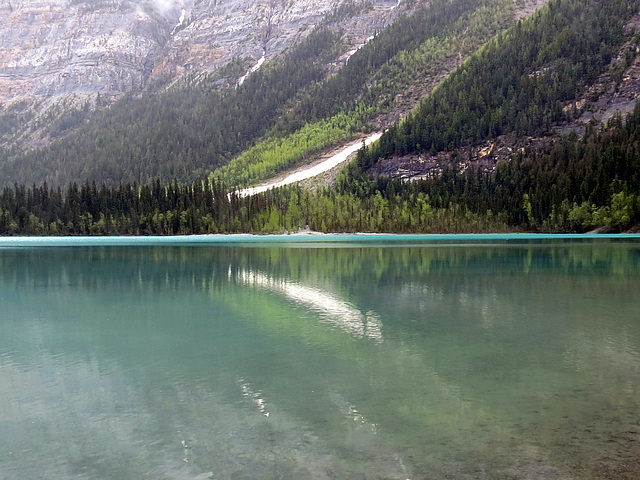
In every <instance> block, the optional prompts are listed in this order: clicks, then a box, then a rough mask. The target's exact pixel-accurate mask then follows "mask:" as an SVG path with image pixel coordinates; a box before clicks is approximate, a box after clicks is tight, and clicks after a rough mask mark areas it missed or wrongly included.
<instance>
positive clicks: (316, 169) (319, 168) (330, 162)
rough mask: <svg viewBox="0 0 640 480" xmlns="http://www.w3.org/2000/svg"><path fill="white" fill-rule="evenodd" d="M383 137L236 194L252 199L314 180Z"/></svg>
mask: <svg viewBox="0 0 640 480" xmlns="http://www.w3.org/2000/svg"><path fill="white" fill-rule="evenodd" d="M381 136H382V133H375V134H373V135H370V136H369V137H367V138H365V139H364V141H362V142H357V143H353V144H351V145H349V146H348V147H345V148H344V149H342V150H341V151H340V152H339V153H336V154H335V155H333V156H332V157H330V158H328V159H326V160H325V161H324V162H321V163H319V164H318V165H314V166H313V167H309V168H306V169H304V170H302V171H300V172H296V173H292V174H291V175H289V176H288V177H286V178H285V179H284V180H281V181H279V182H271V183H267V184H265V185H260V186H258V187H250V188H243V189H241V190H236V191H235V192H234V193H236V194H237V195H238V196H239V197H250V196H251V195H256V194H258V193H262V192H266V191H267V190H270V189H272V188H276V187H282V186H284V185H289V184H291V183H296V182H299V181H301V180H306V179H307V178H313V177H315V176H318V175H320V174H321V173H324V172H327V171H329V170H331V169H332V168H333V167H335V166H337V165H340V164H341V163H343V162H345V161H346V160H347V159H348V158H349V157H350V156H351V155H352V154H354V153H356V152H357V151H358V150H360V148H361V147H362V145H363V144H364V145H369V144H371V143H373V142H375V141H376V140H378V139H379V138H380V137H381Z"/></svg>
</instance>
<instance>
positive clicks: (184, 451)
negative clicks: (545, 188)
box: [0, 236, 640, 480]
mask: <svg viewBox="0 0 640 480" xmlns="http://www.w3.org/2000/svg"><path fill="white" fill-rule="evenodd" d="M207 238H208V241H206V239H207ZM300 238H301V239H302V240H299V239H300ZM163 242H164V243H163ZM69 244H73V245H74V246H73V248H68V247H65V245H69ZM52 245H53V246H52ZM639 293H640V238H638V237H637V236H636V237H634V236H626V237H601V236H597V237H576V236H568V237H562V238H561V237H557V236H497V237H496V236H453V237H443V236H437V237H419V236H401V237H387V236H366V237H363V236H345V237H336V236H329V237H312V236H309V237H280V238H279V239H278V238H277V237H276V238H273V237H234V238H228V237H224V238H222V237H213V238H211V237H187V238H184V239H176V238H162V239H139V238H138V239H132V238H130V237H129V238H115V239H114V238H106V239H97V240H87V239H6V240H5V239H3V240H2V241H0V305H1V308H2V310H1V313H0V478H2V479H5V478H6V479H33V478H46V479H113V478H118V479H129V478H131V479H206V478H216V479H232V478H240V479H243V478H248V479H280V478H285V479H302V478H304V479H330V478H331V479H403V480H404V479H414V480H416V479H445V478H455V479H458V478H460V479H476V478H480V479H516V478H530V479H533V478H536V479H538V478H539V479H549V478H551V479H569V478H573V479H577V478H580V479H582V478H586V479H589V478H638V476H639V473H640V467H639V466H638V465H637V458H638V455H640V416H639V415H638V413H639V412H640V295H639Z"/></svg>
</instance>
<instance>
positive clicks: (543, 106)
mask: <svg viewBox="0 0 640 480" xmlns="http://www.w3.org/2000/svg"><path fill="white" fill-rule="evenodd" d="M543 3H545V2H526V1H521V0H515V1H512V0H432V1H431V2H428V3H425V4H421V5H419V2H413V3H411V5H410V6H411V8H412V9H411V10H410V11H409V13H410V14H407V15H400V16H398V17H397V18H396V19H395V20H394V21H393V22H391V23H390V24H389V25H388V26H386V27H385V28H384V29H382V30H380V31H377V32H374V33H375V34H374V35H372V36H370V37H367V38H366V39H365V40H366V41H364V43H362V44H358V45H357V48H352V49H351V50H349V51H346V52H345V45H347V43H346V41H345V38H348V33H346V31H345V29H344V26H345V25H347V24H349V22H351V21H353V19H355V18H363V17H362V15H365V14H366V13H367V12H371V11H375V9H373V10H372V5H371V3H368V2H363V3H349V4H346V3H345V4H342V5H340V6H339V7H338V8H336V9H335V10H332V11H331V13H329V14H327V15H325V16H324V17H323V19H322V20H320V21H319V22H318V23H317V24H316V25H315V26H314V27H313V29H312V30H311V31H310V32H309V33H308V34H307V35H306V37H305V38H304V40H301V41H298V42H296V43H295V44H293V45H291V46H290V47H289V48H287V49H285V50H283V52H282V53H281V54H280V55H278V56H277V57H275V58H272V59H270V60H269V61H264V62H263V61H262V57H260V58H258V59H257V61H256V59H255V58H254V59H253V61H256V63H254V64H253V65H254V66H253V67H252V61H250V62H244V61H243V59H242V58H239V57H236V58H234V59H232V60H231V61H230V62H228V63H226V64H225V65H223V66H222V67H220V68H218V69H215V70H213V71H210V72H201V73H190V74H188V75H186V76H178V77H169V78H168V80H166V81H159V80H158V82H151V83H153V85H152V84H151V83H150V84H149V85H148V86H146V87H145V88H144V89H143V90H141V91H138V92H136V93H135V94H127V95H125V96H124V97H123V98H122V99H121V100H118V101H117V102H116V103H114V104H113V105H111V106H110V107H108V108H105V109H102V110H99V111H97V110H96V111H95V112H93V113H92V111H91V108H90V107H84V109H83V110H78V111H76V112H71V114H70V115H67V116H66V117H65V116H64V115H63V116H62V117H58V118H55V116H54V117H52V118H53V121H51V122H50V123H49V124H48V125H45V127H44V128H45V129H47V131H48V132H49V135H50V136H51V137H52V138H57V139H55V140H54V141H53V142H51V144H50V145H49V146H47V147H44V148H37V149H31V150H28V149H25V148H24V146H20V145H19V142H14V143H13V144H12V145H10V146H8V147H6V148H5V149H4V151H3V152H2V155H1V157H0V163H1V164H2V172H3V180H4V182H5V184H6V183H10V182H14V181H16V182H17V183H16V185H14V186H13V187H6V188H5V189H4V190H3V192H2V195H1V196H0V232H4V233H8V234H14V233H53V234H77V233H81V234H96V233H123V234H149V233H155V234H167V233H169V234H171V233H173V234H177V233H180V234H181V233H207V232H246V231H253V232H274V231H283V230H289V231H290V230H296V229H298V228H303V227H305V226H307V225H308V226H309V227H311V228H312V229H318V230H322V231H363V230H364V231H394V232H426V231H428V232H462V231H513V230H516V231H520V230H529V231H531V230H533V231H585V230H587V229H591V228H594V227H597V228H606V229H611V230H614V231H623V230H628V229H630V228H631V229H633V228H636V227H634V225H638V223H640V193H639V192H640V162H638V158H640V155H638V147H637V145H638V143H637V138H639V135H640V134H639V133H638V132H639V131H640V129H639V127H638V125H640V122H638V118H639V116H640V110H639V109H638V108H635V109H634V107H635V104H636V98H637V96H638V94H640V89H639V88H638V87H639V86H640V85H639V82H638V78H637V76H636V75H635V74H636V72H637V71H638V68H640V67H639V65H640V64H639V62H640V60H639V58H640V56H638V55H637V54H638V52H640V30H639V29H638V25H640V14H639V11H640V2H639V1H638V0H632V1H628V0H550V1H549V2H548V3H547V4H546V5H545V6H544V7H542V8H539V9H538V8H537V7H540V6H541V5H542V4H543ZM406 5H407V6H409V4H406ZM392 7H393V5H392V6H390V7H386V8H387V13H389V12H395V11H397V9H398V7H396V8H393V9H392ZM185 11H186V10H185ZM184 18H186V13H185V16H184ZM247 72H249V74H247ZM232 79H233V81H231V80H232ZM626 112H631V115H630V116H629V117H628V118H626V119H624V118H623V117H622V116H621V114H623V113H626ZM19 113H20V112H18V113H16V112H15V110H14V111H13V112H11V111H9V110H8V112H7V115H10V114H13V115H14V116H17V117H19ZM6 118H7V117H6V116H5V121H4V125H11V124H12V122H10V121H7V120H6ZM600 121H603V122H605V123H603V124H600V123H599V122H600ZM27 123H28V121H27ZM0 125H2V123H0ZM373 130H377V131H378V132H384V134H382V136H381V138H380V140H379V141H378V142H376V143H374V144H372V145H371V146H370V147H368V148H363V149H361V150H360V151H359V152H358V155H357V159H356V161H355V162H352V163H350V164H349V165H348V166H347V168H345V169H344V170H343V171H342V172H341V173H340V174H339V175H338V177H337V181H336V182H335V183H334V184H333V185H330V188H325V189H322V188H321V189H320V190H318V191H315V192H312V191H309V190H304V189H302V188H300V187H299V186H294V187H289V188H285V189H281V190H277V191H269V192H266V193H264V194H261V195H258V196H256V197H249V198H238V197H237V196H235V195H228V193H227V192H229V191H230V190H232V189H233V187H235V186H241V185H248V184H252V183H255V182H258V181H261V180H264V179H266V178H269V177H270V176H273V175H275V174H277V173H278V172H281V171H284V170H286V169H289V168H292V167H295V166H300V165H304V164H306V163H308V162H309V161H311V160H313V158H315V157H316V156H317V155H318V154H321V153H322V152H324V151H327V150H328V149H331V148H334V147H336V146H339V145H340V144H342V143H344V142H347V141H349V142H352V141H353V139H354V138H359V137H360V138H361V137H362V136H363V135H364V134H366V133H368V132H371V131H373ZM567 133H568V136H567V135H565V134H567ZM10 137H11V134H10V133H9V136H8V137H7V136H5V138H10ZM13 138H15V137H13ZM9 144H11V140H9V141H8V143H7V145H9ZM405 173H406V174H408V175H405ZM85 179H86V181H85ZM43 181H46V183H44V184H42V183H41V182H43ZM83 181H84V183H82V184H81V185H78V182H83ZM32 182H33V183H36V184H37V185H34V186H33V187H30V188H27V187H25V186H23V185H21V184H24V183H32ZM68 184H70V185H69V186H68V187H65V189H64V190H63V189H62V188H60V187H61V186H64V185H68ZM51 186H53V187H54V189H53V190H52V189H50V187H51Z"/></svg>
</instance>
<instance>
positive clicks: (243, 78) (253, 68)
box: [238, 52, 267, 86]
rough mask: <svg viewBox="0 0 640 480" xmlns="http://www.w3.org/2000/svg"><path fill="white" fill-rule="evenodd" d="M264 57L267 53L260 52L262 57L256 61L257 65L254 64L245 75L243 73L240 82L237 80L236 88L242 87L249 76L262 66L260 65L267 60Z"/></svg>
mask: <svg viewBox="0 0 640 480" xmlns="http://www.w3.org/2000/svg"><path fill="white" fill-rule="evenodd" d="M266 55H267V52H262V57H260V60H258V63H256V64H255V65H254V66H253V67H251V68H250V69H249V71H248V72H247V73H245V74H244V75H243V76H242V77H240V80H238V86H240V85H242V84H243V83H244V81H245V80H246V79H247V77H248V76H249V75H251V74H252V73H253V72H255V71H256V70H258V69H259V68H260V67H261V66H262V64H263V63H264V61H265V60H266V58H267V57H266Z"/></svg>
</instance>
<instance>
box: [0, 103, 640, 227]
mask: <svg viewBox="0 0 640 480" xmlns="http://www.w3.org/2000/svg"><path fill="white" fill-rule="evenodd" d="M365 156H366V151H364V150H362V151H361V153H360V154H359V159H362V158H363V157H365ZM354 171H356V172H357V171H358V166H357V163H354V164H353V165H352V166H351V168H349V169H348V170H347V171H346V172H345V173H344V174H343V175H342V177H341V179H340V180H339V188H338V191H333V190H330V189H325V190H323V191H320V192H317V193H312V192H310V191H309V190H303V189H301V188H300V187H298V186H293V187H288V188H281V189H276V190H271V191H268V192H266V193H263V194H260V195H255V196H252V197H246V198H238V197H237V196H236V195H229V194H228V193H227V191H228V189H227V188H226V187H225V186H224V185H221V184H217V183H215V182H210V181H209V180H203V181H196V182H193V183H191V184H179V183H178V182H177V181H176V182H174V183H172V184H168V185H164V184H162V183H161V182H160V181H159V180H157V181H155V182H153V183H151V184H149V185H142V186H140V185H137V184H126V185H121V186H119V187H106V186H102V187H100V188H98V187H97V186H96V185H95V183H88V182H87V183H85V184H83V185H81V186H78V185H77V184H72V185H71V186H69V187H68V188H67V189H65V190H62V189H60V188H57V189H54V190H51V189H49V188H48V187H47V185H46V184H44V185H42V186H35V185H34V186H32V187H29V188H26V187H24V186H19V185H15V186H14V187H6V188H5V189H4V190H3V191H2V192H1V193H0V234H2V235H18V234H20V235H113V234H121V235H166V234H191V233H196V234H204V233H241V232H253V233H282V232H295V231H298V230H300V229H304V228H307V227H308V228H311V229H313V230H318V231H324V232H356V231H370V232H384V231H386V232H389V231H391V232H406V233H419V232H430V233H442V232H507V231H545V232H560V231H563V232H564V231H570V232H584V231H588V230H590V229H592V228H594V227H605V228H606V229H607V230H608V231H626V230H628V229H632V228H633V227H634V226H636V228H638V225H640V107H637V108H636V110H635V111H634V113H633V114H631V115H629V117H628V118H627V119H626V120H624V121H623V119H622V118H620V117H616V118H614V119H613V120H612V121H611V122H610V123H609V125H608V126H607V127H606V128H604V129H603V130H602V131H594V130H592V131H589V132H587V134H586V135H585V136H584V137H583V138H578V137H577V136H576V135H575V134H574V135H569V136H567V137H564V138H562V139H561V140H559V141H557V142H555V143H554V144H551V145H549V146H548V147H547V149H546V151H545V152H543V153H536V152H524V153H520V154H517V155H516V156H515V157H514V158H513V159H512V161H511V162H508V163H504V164H501V165H500V166H499V167H498V168H497V169H496V170H495V171H493V172H482V171H480V170H467V171H466V172H465V173H458V172H457V171H456V170H446V171H445V172H444V173H443V175H442V176H439V177H437V178H433V179H430V180H424V181H421V182H414V183H410V184H407V183H403V182H402V181H400V180H397V179H384V178H373V177H371V178H363V177H362V176H360V177H355V176H354V175H353V173H354Z"/></svg>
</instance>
